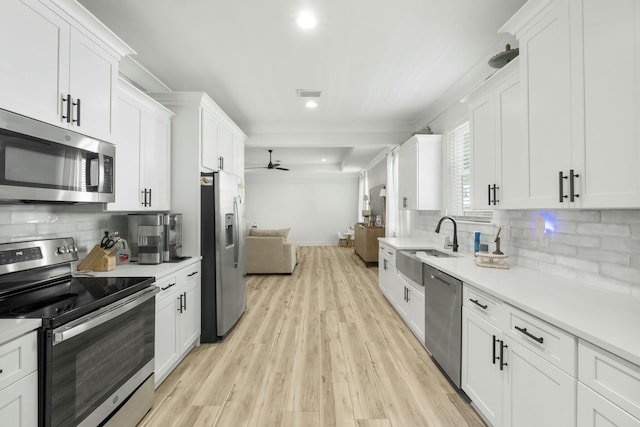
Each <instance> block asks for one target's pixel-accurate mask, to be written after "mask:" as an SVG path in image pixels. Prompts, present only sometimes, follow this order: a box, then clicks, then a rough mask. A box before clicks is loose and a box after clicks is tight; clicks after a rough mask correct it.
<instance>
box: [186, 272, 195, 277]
mask: <svg viewBox="0 0 640 427" xmlns="http://www.w3.org/2000/svg"><path fill="white" fill-rule="evenodd" d="M196 274H198V272H197V271H192V272H191V273H189V274H187V277H191V276H194V275H196Z"/></svg>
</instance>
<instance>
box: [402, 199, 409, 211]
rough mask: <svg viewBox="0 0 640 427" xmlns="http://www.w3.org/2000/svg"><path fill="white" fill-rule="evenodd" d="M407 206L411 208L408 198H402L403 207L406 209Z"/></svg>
mask: <svg viewBox="0 0 640 427" xmlns="http://www.w3.org/2000/svg"><path fill="white" fill-rule="evenodd" d="M407 206H409V200H407V198H406V197H403V198H402V207H403V208H406V207H407Z"/></svg>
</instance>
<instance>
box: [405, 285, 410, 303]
mask: <svg viewBox="0 0 640 427" xmlns="http://www.w3.org/2000/svg"><path fill="white" fill-rule="evenodd" d="M405 289H406V290H407V302H409V301H411V298H409V291H410V290H411V289H409V288H405Z"/></svg>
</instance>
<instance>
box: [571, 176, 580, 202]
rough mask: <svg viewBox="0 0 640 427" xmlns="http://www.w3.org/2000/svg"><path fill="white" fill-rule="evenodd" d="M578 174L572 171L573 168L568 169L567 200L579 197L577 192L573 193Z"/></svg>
mask: <svg viewBox="0 0 640 427" xmlns="http://www.w3.org/2000/svg"><path fill="white" fill-rule="evenodd" d="M579 177H580V175H578V174H577V173H573V169H570V170H569V201H570V202H573V201H575V200H574V199H575V198H576V197H580V195H579V194H575V184H574V181H575V178H579Z"/></svg>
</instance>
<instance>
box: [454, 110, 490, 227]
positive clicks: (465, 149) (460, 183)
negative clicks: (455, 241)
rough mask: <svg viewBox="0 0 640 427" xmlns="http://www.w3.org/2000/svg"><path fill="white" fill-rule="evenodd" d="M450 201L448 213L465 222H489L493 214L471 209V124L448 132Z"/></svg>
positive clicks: (464, 124)
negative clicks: (462, 218)
mask: <svg viewBox="0 0 640 427" xmlns="http://www.w3.org/2000/svg"><path fill="white" fill-rule="evenodd" d="M447 146H448V155H447V158H448V166H449V167H448V170H449V200H448V204H447V205H448V206H447V213H448V214H449V215H452V216H458V217H464V219H465V220H471V221H483V222H488V221H490V220H491V217H492V215H493V212H492V211H490V210H474V209H471V141H470V139H469V122H468V121H466V122H464V123H462V124H461V125H459V126H457V127H455V128H453V129H451V130H450V131H449V132H447Z"/></svg>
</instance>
